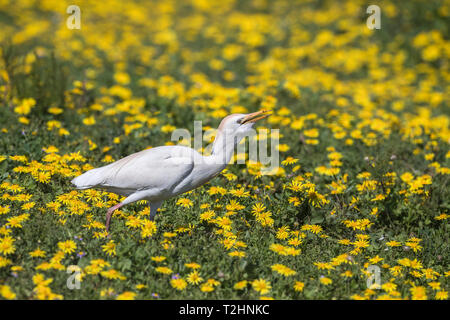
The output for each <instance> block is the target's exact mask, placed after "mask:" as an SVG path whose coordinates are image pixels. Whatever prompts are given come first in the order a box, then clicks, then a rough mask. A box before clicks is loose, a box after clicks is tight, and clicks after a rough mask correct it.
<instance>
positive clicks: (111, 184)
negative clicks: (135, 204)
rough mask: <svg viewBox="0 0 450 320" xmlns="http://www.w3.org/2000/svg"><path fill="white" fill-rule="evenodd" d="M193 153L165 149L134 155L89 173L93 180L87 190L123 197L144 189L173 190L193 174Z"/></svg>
mask: <svg viewBox="0 0 450 320" xmlns="http://www.w3.org/2000/svg"><path fill="white" fill-rule="evenodd" d="M193 151H194V150H192V149H190V148H185V147H178V146H170V147H169V146H166V147H157V148H152V149H147V150H143V151H141V152H137V153H134V154H132V155H129V156H127V157H125V158H123V159H120V160H118V161H116V162H114V163H111V164H110V165H107V166H104V167H101V168H97V169H93V170H91V171H92V176H95V179H92V180H91V183H90V187H91V188H92V187H100V188H104V189H106V190H109V191H114V192H117V193H121V194H124V195H126V194H129V193H133V192H135V191H138V190H146V189H157V190H160V191H162V192H164V191H169V190H172V189H173V188H174V187H176V186H177V185H178V184H179V183H181V182H182V181H183V180H184V179H185V178H186V177H187V176H188V175H189V174H190V173H191V172H192V170H193V168H194V160H193V154H192V152H193ZM87 173H89V171H88V172H86V173H85V174H87Z"/></svg>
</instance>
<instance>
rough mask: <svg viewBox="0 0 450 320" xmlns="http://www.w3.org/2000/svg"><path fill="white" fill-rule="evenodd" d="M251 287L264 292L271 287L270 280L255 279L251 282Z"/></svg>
mask: <svg viewBox="0 0 450 320" xmlns="http://www.w3.org/2000/svg"><path fill="white" fill-rule="evenodd" d="M252 287H253V289H254V290H256V291H257V292H259V293H261V294H266V293H268V292H269V291H270V289H271V288H272V287H271V285H270V282H268V281H266V280H264V279H257V280H254V281H253V282H252Z"/></svg>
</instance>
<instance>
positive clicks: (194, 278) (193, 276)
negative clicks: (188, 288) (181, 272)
mask: <svg viewBox="0 0 450 320" xmlns="http://www.w3.org/2000/svg"><path fill="white" fill-rule="evenodd" d="M187 281H188V282H189V283H190V284H195V285H197V284H199V283H200V282H202V281H203V278H202V277H201V276H200V275H199V274H198V272H197V271H192V272H191V273H189V274H188V276H187Z"/></svg>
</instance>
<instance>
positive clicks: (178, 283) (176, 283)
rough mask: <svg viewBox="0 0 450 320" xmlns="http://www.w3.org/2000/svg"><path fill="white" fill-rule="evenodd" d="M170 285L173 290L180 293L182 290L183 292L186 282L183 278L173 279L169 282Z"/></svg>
mask: <svg viewBox="0 0 450 320" xmlns="http://www.w3.org/2000/svg"><path fill="white" fill-rule="evenodd" d="M170 285H171V286H172V287H173V288H175V289H177V290H179V291H182V290H184V289H185V288H186V286H187V282H186V280H184V279H183V278H174V279H171V280H170Z"/></svg>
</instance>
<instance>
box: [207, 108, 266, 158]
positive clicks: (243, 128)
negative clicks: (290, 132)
mask: <svg viewBox="0 0 450 320" xmlns="http://www.w3.org/2000/svg"><path fill="white" fill-rule="evenodd" d="M268 116H270V112H268V111H265V110H262V111H258V112H254V113H249V114H240V113H236V114H232V115H229V116H227V117H225V118H224V119H223V120H222V122H221V123H220V126H219V128H218V129H217V134H216V139H215V140H214V144H213V154H216V155H217V154H222V155H224V156H225V155H228V156H229V157H231V154H232V152H233V150H234V147H235V146H236V145H237V144H238V143H239V142H240V141H241V140H242V139H243V138H245V137H246V136H250V134H251V132H252V128H253V125H254V124H255V122H256V121H258V120H261V119H264V118H266V117H268ZM228 162H229V159H228V160H224V163H225V164H226V163H228Z"/></svg>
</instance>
